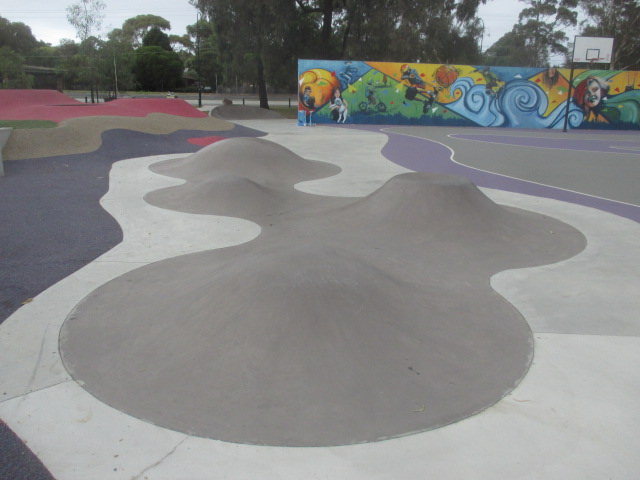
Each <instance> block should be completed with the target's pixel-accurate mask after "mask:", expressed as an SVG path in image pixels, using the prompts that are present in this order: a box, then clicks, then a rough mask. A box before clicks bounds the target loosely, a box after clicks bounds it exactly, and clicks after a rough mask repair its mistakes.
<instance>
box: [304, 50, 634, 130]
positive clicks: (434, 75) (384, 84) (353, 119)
mask: <svg viewBox="0 0 640 480" xmlns="http://www.w3.org/2000/svg"><path fill="white" fill-rule="evenodd" d="M570 73H571V72H570V70H569V69H555V68H549V69H544V68H526V67H486V66H470V65H434V64H420V63H412V64H406V63H390V62H360V61H343V60H340V61H338V60H300V61H299V62H298V99H299V110H300V113H299V118H298V124H299V125H305V124H309V123H311V124H315V123H339V124H385V125H393V124H397V125H443V126H445V125H446V126H481V127H514V128H560V129H562V128H564V124H565V116H566V119H567V128H585V129H593V128H607V129H621V130H630V129H640V72H627V71H615V70H574V78H573V87H572V91H571V99H570V102H569V109H568V114H567V108H566V107H567V95H568V93H569V78H570Z"/></svg>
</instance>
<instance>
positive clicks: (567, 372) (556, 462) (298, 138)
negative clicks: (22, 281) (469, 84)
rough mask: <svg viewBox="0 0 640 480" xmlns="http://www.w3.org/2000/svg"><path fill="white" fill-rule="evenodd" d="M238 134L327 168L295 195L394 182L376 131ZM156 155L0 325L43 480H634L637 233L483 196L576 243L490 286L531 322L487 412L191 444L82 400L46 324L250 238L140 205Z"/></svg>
mask: <svg viewBox="0 0 640 480" xmlns="http://www.w3.org/2000/svg"><path fill="white" fill-rule="evenodd" d="M242 124H244V125H246V126H249V127H252V128H256V129H258V130H262V131H266V132H269V135H268V136H267V137H266V138H267V139H268V140H271V141H274V142H277V143H280V144H281V145H283V146H285V147H287V148H289V149H291V150H293V151H294V152H295V153H296V154H298V155H300V156H303V157H306V158H310V159H314V160H323V161H326V162H331V163H335V164H337V165H339V166H340V167H342V168H343V171H342V173H340V174H339V175H337V176H335V177H332V178H329V179H322V180H315V181H312V182H304V183H302V184H299V185H297V187H296V188H298V189H300V190H304V191H307V192H310V193H315V194H322V195H340V196H362V195H366V194H368V193H370V192H371V191H373V190H375V189H376V188H377V187H379V186H380V185H381V184H382V183H384V181H386V180H387V179H388V178H390V177H391V176H393V175H396V174H398V173H402V172H404V171H405V170H404V169H402V168H400V167H398V166H396V165H394V164H392V163H390V162H388V161H387V160H386V159H385V158H384V157H383V156H382V155H381V153H380V151H381V149H382V147H383V146H384V144H385V143H386V136H385V135H382V134H379V133H370V132H363V131H358V130H351V129H336V128H331V127H321V126H318V127H314V128H299V127H296V126H295V125H294V124H293V123H292V122H290V121H286V122H285V121H282V122H280V121H273V120H270V121H262V122H258V121H246V122H242ZM178 156H179V155H178ZM172 157H176V155H171V156H155V157H146V158H137V159H130V160H124V161H121V162H118V163H117V164H115V165H114V167H113V169H112V172H111V180H110V190H109V192H108V193H107V195H105V197H104V198H103V199H102V204H103V206H104V208H105V209H106V210H107V211H108V212H109V213H110V214H111V215H113V216H114V217H115V218H116V219H117V221H118V222H119V223H120V225H121V226H122V228H123V230H124V240H123V242H122V244H120V245H118V246H117V247H115V248H114V249H113V250H111V251H110V252H107V253H106V254H104V255H103V256H101V257H100V258H98V259H97V260H95V261H94V262H92V263H91V264H89V265H87V266H86V267H84V268H82V269H81V270H79V271H78V272H76V273H74V274H73V275H71V276H69V277H67V278H66V279H64V280H62V281H61V282H59V283H58V284H56V285H54V286H52V287H51V288H49V289H48V290H46V291H45V292H43V293H42V294H40V295H39V296H38V297H36V298H35V299H34V301H33V302H31V303H29V304H27V305H25V306H23V307H22V308H20V309H19V310H18V311H17V312H16V313H15V314H14V315H12V316H11V317H10V318H9V319H7V320H6V321H5V322H4V323H3V324H2V325H1V326H0V417H1V418H3V420H4V421H5V422H6V423H7V424H8V425H9V427H11V429H12V430H14V431H15V432H16V433H17V434H18V435H19V436H20V437H21V438H22V439H23V440H24V441H26V442H27V444H28V445H29V447H30V448H31V449H32V450H33V451H34V452H35V453H36V454H37V455H38V457H39V458H40V459H41V460H42V461H43V463H44V464H45V466H46V467H47V468H48V469H49V470H50V471H51V473H52V474H53V475H54V476H55V477H56V479H58V480H71V479H78V480H88V479H92V480H101V479H123V480H124V479H127V480H130V479H148V480H152V479H158V480H160V479H162V480H167V479H175V480H178V479H203V480H205V479H234V480H240V479H252V480H254V479H255V480H258V479H260V480H261V479H274V480H275V479H278V480H288V479H291V480H299V479H327V480H329V479H330V480H342V479H344V480H347V479H394V480H395V479H416V480H417V479H425V478H435V479H440V480H446V479H451V480H460V479H466V480H470V479H489V478H490V479H510V480H511V479H562V480H571V479H576V480H585V479H598V480H600V479H603V478H607V479H634V478H640V456H639V455H638V451H639V446H640V442H639V441H638V432H639V431H640V300H638V298H640V295H638V292H640V224H637V223H635V222H632V221H629V220H625V219H623V218H620V217H617V216H614V215H611V214H607V213H603V212H600V211H597V210H592V209H589V208H586V207H581V206H576V205H570V204H566V203H562V202H558V201H554V200H548V199H540V198H536V197H528V196H525V195H519V194H512V193H505V192H501V191H495V190H485V193H486V194H487V195H489V196H490V197H491V198H493V199H494V200H495V201H497V202H498V203H502V204H505V205H513V206H517V207H520V208H525V209H529V210H533V211H536V212H540V213H543V214H546V215H550V216H553V217H556V218H558V219H560V220H563V221H565V222H567V223H570V224H571V225H573V226H575V227H576V228H578V229H579V230H581V231H582V232H583V233H584V234H585V236H586V237H587V239H588V246H587V248H586V249H585V250H584V251H583V252H582V253H581V254H579V255H578V256H576V257H574V258H571V259H569V260H566V261H564V262H561V263H558V264H555V265H549V266H544V267H537V268H531V269H524V270H514V271H508V272H502V273H500V274H498V275H496V276H494V277H493V278H492V280H491V283H492V286H493V287H494V288H495V289H496V290H497V291H498V292H499V293H500V294H502V295H503V296H504V297H505V298H507V300H509V301H510V302H511V303H512V304H513V305H515V307H516V308H518V309H519V310H520V311H521V312H522V314H523V315H524V316H525V318H526V319H527V321H528V322H529V324H530V325H531V328H532V331H533V332H534V339H535V359H534V362H533V365H532V367H531V369H530V371H529V373H528V374H527V376H526V377H525V378H524V380H523V381H522V383H521V384H520V385H519V386H518V387H517V388H516V389H515V390H513V392H512V393H511V394H509V395H508V396H507V397H505V398H504V399H503V400H501V401H499V402H498V403H497V404H495V405H494V406H492V407H490V408H488V409H487V410H485V411H483V412H481V413H479V414H477V415H474V416H472V417H470V418H467V419H465V420H463V421H460V422H458V423H456V424H453V425H450V426H447V427H444V428H440V429H437V430H433V431H430V432H426V433H421V434H416V435H410V436H406V437H403V438H399V439H394V440H389V441H382V442H377V443H370V444H362V445H353V446H340V447H323V448H281V447H260V446H253V445H238V444H230V443H224V442H220V441H216V440H210V439H203V438H197V437H192V436H189V435H186V434H184V433H180V432H175V431H171V430H167V429H164V428H160V427H156V426H154V425H152V424H150V423H147V422H145V421H144V419H137V418H133V417H130V416H128V415H126V414H124V413H122V412H120V411H117V410H115V409H113V408H111V407H109V406H108V405H105V404H103V403H101V402H100V401H98V400H97V399H96V398H94V397H93V396H91V395H90V394H89V393H87V392H86V391H85V390H83V389H82V386H81V385H79V384H78V383H76V382H75V381H74V380H73V379H72V378H70V376H69V375H68V373H67V372H66V370H65V368H64V365H63V364H62V361H61V358H60V354H59V352H58V333H59V330H60V327H61V325H62V323H63V322H64V320H65V318H66V316H67V315H68V314H69V312H70V311H71V310H72V309H73V308H74V306H75V305H76V304H77V303H78V302H79V301H81V300H82V299H83V298H84V297H85V296H86V295H87V294H88V293H90V292H91V291H92V290H94V289H95V288H97V287H98V286H100V285H102V284H104V283H106V282H108V281H109V280H111V279H113V278H115V277H117V276H119V275H122V274H123V273H125V272H128V271H130V270H132V269H135V268H138V267H139V266H142V265H145V264H148V263H150V262H155V261H159V260H162V259H165V258H169V257H173V256H177V255H183V254H186V253H189V252H195V251H202V250H205V249H213V248H221V247H225V246H230V245H235V244H239V243H243V242H247V241H249V240H251V239H253V238H255V237H256V236H257V235H259V234H260V227H258V226H257V225H256V224H254V223H252V222H248V221H246V220H241V219H236V218H228V217H217V216H205V215H191V214H183V213H177V212H170V211H166V210H161V209H158V208H156V207H152V206H150V205H148V204H146V203H145V202H144V201H143V200H142V197H143V195H144V194H145V193H146V192H148V191H152V190H155V189H158V188H162V187H164V186H169V185H173V184H176V183H177V182H178V181H177V180H175V179H168V178H166V177H161V176H159V175H156V174H154V173H152V172H150V171H149V170H148V168H147V167H148V166H149V165H150V164H151V163H154V162H156V161H159V160H162V159H165V158H172ZM147 393H148V395H153V392H147ZM184 394H185V395H189V392H184ZM417 414H419V413H417Z"/></svg>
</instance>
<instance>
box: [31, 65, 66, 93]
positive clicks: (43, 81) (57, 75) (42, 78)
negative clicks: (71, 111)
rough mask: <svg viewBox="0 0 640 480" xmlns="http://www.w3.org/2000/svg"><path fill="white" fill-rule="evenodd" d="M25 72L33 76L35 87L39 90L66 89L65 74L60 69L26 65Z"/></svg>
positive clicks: (60, 90)
mask: <svg viewBox="0 0 640 480" xmlns="http://www.w3.org/2000/svg"><path fill="white" fill-rule="evenodd" d="M24 73H26V74H27V75H31V76H32V77H33V88H35V89H39V90H58V91H59V92H62V91H63V90H64V76H63V74H62V73H61V72H60V71H57V70H55V69H54V68H48V67H36V66H32V65H25V66H24Z"/></svg>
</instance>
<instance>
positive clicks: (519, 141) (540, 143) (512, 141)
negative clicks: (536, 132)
mask: <svg viewBox="0 0 640 480" xmlns="http://www.w3.org/2000/svg"><path fill="white" fill-rule="evenodd" d="M451 137H452V138H459V139H461V140H472V141H475V142H488V143H501V144H504V145H517V146H522V147H538V148H540V147H543V148H555V149H560V150H580V151H588V152H602V153H626V154H632V155H633V154H635V155H640V142H634V141H629V140H619V141H618V140H616V141H612V140H590V139H585V138H544V137H514V136H511V135H484V134H472V135H467V134H453V135H451ZM634 149H637V150H634Z"/></svg>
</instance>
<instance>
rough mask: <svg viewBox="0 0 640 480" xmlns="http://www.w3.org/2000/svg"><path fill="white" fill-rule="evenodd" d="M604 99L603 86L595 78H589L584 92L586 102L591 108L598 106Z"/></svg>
mask: <svg viewBox="0 0 640 480" xmlns="http://www.w3.org/2000/svg"><path fill="white" fill-rule="evenodd" d="M601 101H602V88H601V87H600V84H599V83H598V81H597V80H596V79H595V78H591V79H589V81H588V82H587V89H586V91H585V92H584V104H585V105H586V106H587V107H589V108H594V107H597V106H598V105H599V104H600V102H601Z"/></svg>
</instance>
